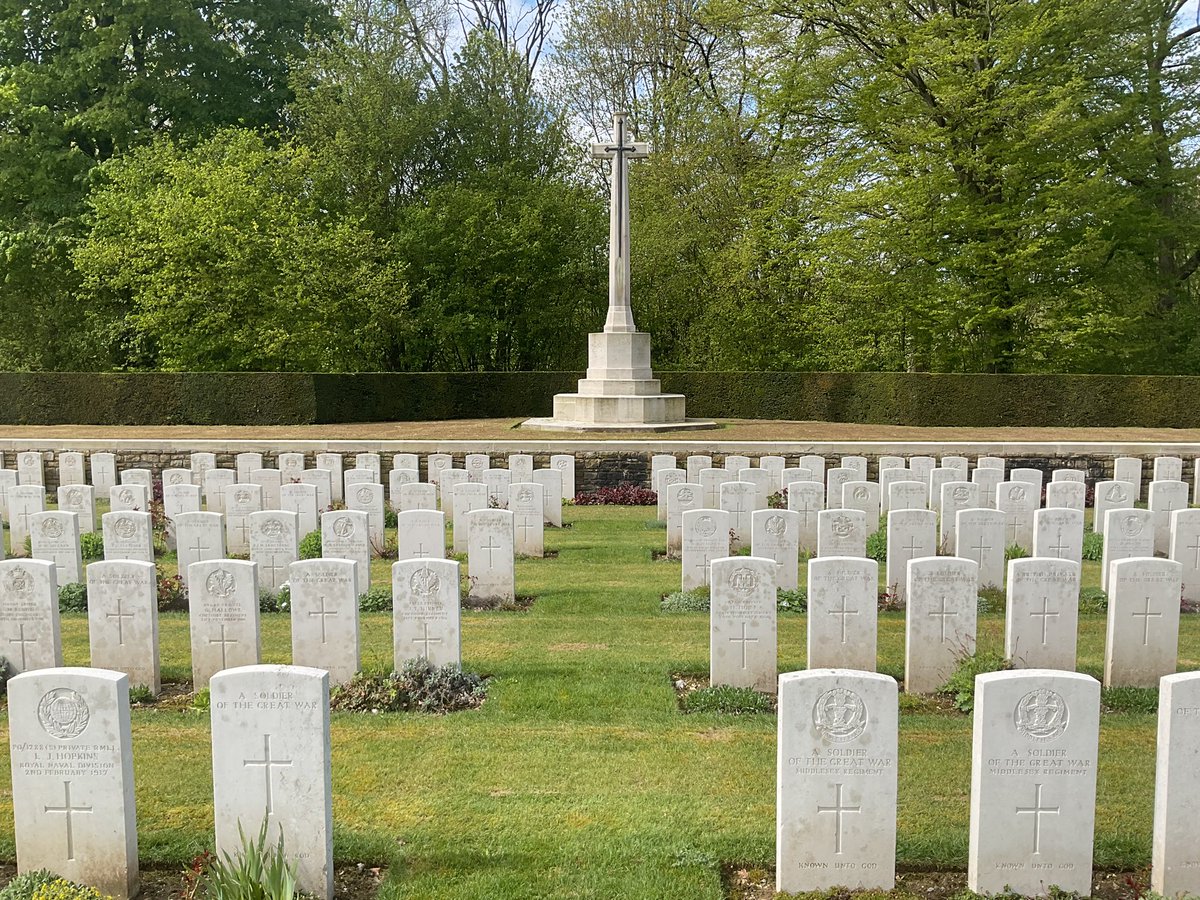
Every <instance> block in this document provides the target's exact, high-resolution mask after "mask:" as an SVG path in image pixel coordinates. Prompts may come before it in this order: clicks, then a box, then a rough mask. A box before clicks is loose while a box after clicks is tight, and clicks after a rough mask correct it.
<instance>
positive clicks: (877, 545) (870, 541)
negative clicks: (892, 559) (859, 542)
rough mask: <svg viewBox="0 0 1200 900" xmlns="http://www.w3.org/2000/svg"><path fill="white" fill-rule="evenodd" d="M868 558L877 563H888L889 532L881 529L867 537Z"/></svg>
mask: <svg viewBox="0 0 1200 900" xmlns="http://www.w3.org/2000/svg"><path fill="white" fill-rule="evenodd" d="M867 556H868V557H870V558H871V559H873V560H875V561H876V562H880V563H886V562H887V530H886V529H884V528H881V529H879V530H878V531H876V532H873V533H871V534H869V535H867Z"/></svg>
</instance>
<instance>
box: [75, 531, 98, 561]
mask: <svg viewBox="0 0 1200 900" xmlns="http://www.w3.org/2000/svg"><path fill="white" fill-rule="evenodd" d="M79 550H80V552H81V553H82V554H83V558H84V559H103V558H104V535H102V534H101V533H100V532H99V531H85V532H84V533H83V534H81V535H80V536H79Z"/></svg>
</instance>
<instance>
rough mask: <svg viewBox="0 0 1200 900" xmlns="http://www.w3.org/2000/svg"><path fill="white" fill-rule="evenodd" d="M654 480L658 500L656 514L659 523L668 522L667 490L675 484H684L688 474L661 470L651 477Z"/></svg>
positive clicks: (677, 470)
mask: <svg viewBox="0 0 1200 900" xmlns="http://www.w3.org/2000/svg"><path fill="white" fill-rule="evenodd" d="M651 477H652V478H653V480H654V493H655V495H656V496H657V498H658V502H657V504H656V507H657V509H656V512H657V515H658V521H660V522H665V521H667V490H668V489H669V488H670V487H671V485H674V484H684V483H685V482H686V481H687V472H685V471H684V470H683V469H659V470H658V471H657V472H655V473H654V475H653V476H651Z"/></svg>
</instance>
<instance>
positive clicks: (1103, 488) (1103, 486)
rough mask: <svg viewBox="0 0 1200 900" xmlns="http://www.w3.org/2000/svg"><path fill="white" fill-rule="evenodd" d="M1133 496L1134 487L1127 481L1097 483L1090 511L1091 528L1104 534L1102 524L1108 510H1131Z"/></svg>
mask: <svg viewBox="0 0 1200 900" xmlns="http://www.w3.org/2000/svg"><path fill="white" fill-rule="evenodd" d="M1135 496H1136V491H1135V490H1134V486H1133V484H1131V483H1130V482H1128V481H1097V482H1096V494H1095V500H1094V506H1093V509H1092V528H1093V529H1094V530H1095V532H1096V533H1097V534H1104V523H1105V521H1106V520H1107V519H1108V511H1109V510H1110V509H1133V503H1134V497H1135Z"/></svg>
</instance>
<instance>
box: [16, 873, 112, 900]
mask: <svg viewBox="0 0 1200 900" xmlns="http://www.w3.org/2000/svg"><path fill="white" fill-rule="evenodd" d="M30 900H112V898H111V897H106V896H105V895H104V894H101V893H100V892H99V891H98V890H96V889H95V888H94V887H88V886H87V885H84V884H76V883H75V882H74V881H68V880H67V879H65V878H55V879H54V880H53V881H47V882H43V883H42V884H39V885H38V886H37V887H36V888H34V891H33V896H32V897H31V898H30Z"/></svg>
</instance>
